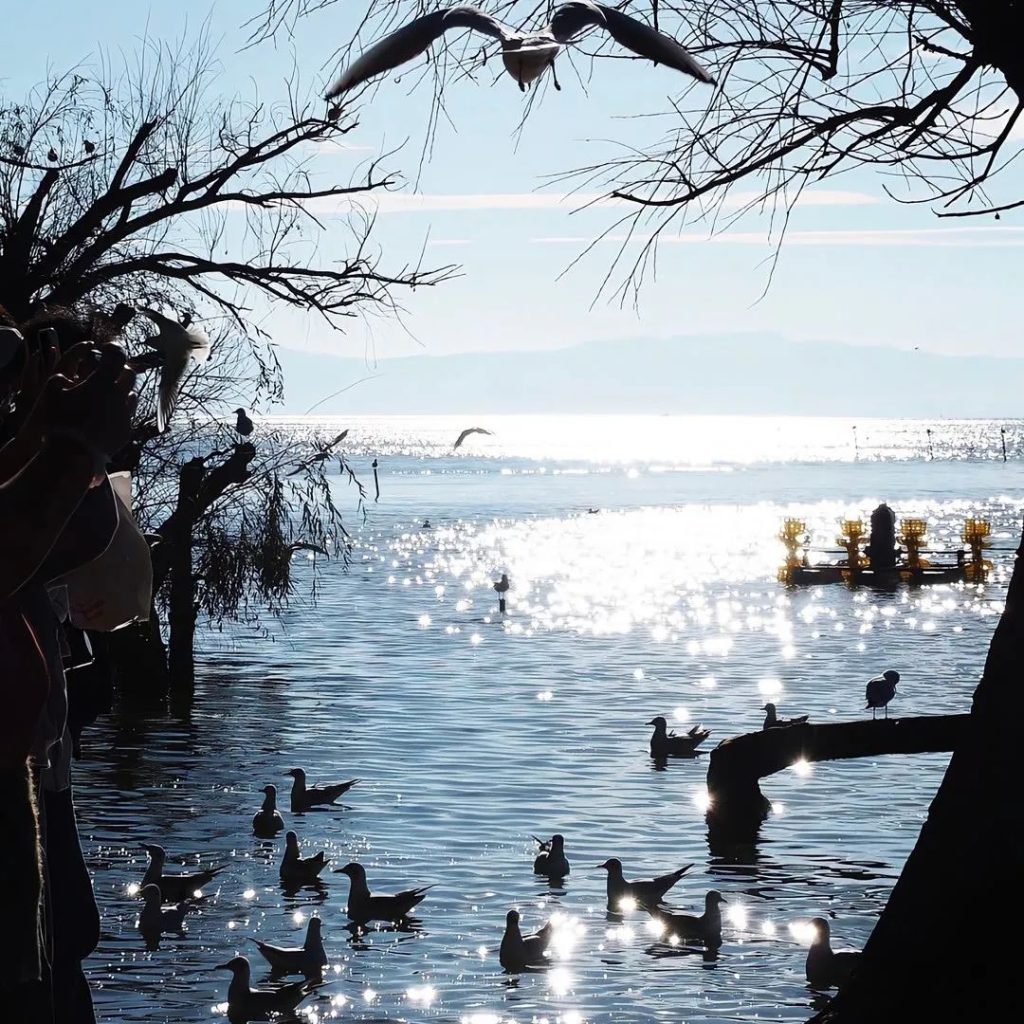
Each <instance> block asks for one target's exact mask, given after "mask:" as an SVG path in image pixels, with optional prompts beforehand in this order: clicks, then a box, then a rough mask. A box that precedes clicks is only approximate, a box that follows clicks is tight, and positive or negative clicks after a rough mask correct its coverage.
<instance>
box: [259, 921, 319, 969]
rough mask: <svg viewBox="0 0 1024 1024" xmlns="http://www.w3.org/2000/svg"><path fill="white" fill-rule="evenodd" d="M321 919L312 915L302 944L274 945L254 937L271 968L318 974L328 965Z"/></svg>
mask: <svg viewBox="0 0 1024 1024" xmlns="http://www.w3.org/2000/svg"><path fill="white" fill-rule="evenodd" d="M321 924H322V922H321V920H320V918H319V917H311V918H310V919H309V924H308V925H307V926H306V940H305V942H303V944H302V945H301V946H294V947H287V946H272V945H271V944H270V943H269V942H261V941H260V940H259V939H252V941H253V942H255V943H256V948H257V949H258V950H259V951H260V952H261V953H262V954H263V958H264V959H265V960H266V961H267V963H268V964H270V966H271V968H272V969H273V970H274V971H276V972H279V973H281V974H318V973H320V971H321V969H322V968H323V967H326V966H327V953H326V952H325V951H324V940H323V938H322V937H321V935H320V928H321Z"/></svg>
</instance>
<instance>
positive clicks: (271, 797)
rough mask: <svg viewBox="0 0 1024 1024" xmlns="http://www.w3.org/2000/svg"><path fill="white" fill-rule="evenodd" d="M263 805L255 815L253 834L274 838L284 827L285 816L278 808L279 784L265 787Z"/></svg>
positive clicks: (262, 837)
mask: <svg viewBox="0 0 1024 1024" xmlns="http://www.w3.org/2000/svg"><path fill="white" fill-rule="evenodd" d="M263 793H264V797H263V806H262V807H261V808H260V809H259V810H258V811H257V812H256V813H255V815H253V819H252V831H253V835H256V836H259V837H260V838H261V839H272V838H273V837H274V836H276V835H277V833H278V832H280V831H281V829H283V828H284V818H282V817H281V812H280V811H279V810H278V809H277V786H264V787H263Z"/></svg>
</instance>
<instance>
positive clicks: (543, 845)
mask: <svg viewBox="0 0 1024 1024" xmlns="http://www.w3.org/2000/svg"><path fill="white" fill-rule="evenodd" d="M533 841H534V842H535V843H536V844H537V845H538V846H539V847H540V853H538V854H537V857H536V859H535V860H534V862H533V873H534V874H535V875H547V876H548V878H564V877H565V876H566V875H567V874H569V860H568V858H567V857H566V856H565V839H564V838H563V837H562V836H561V835H559V834H558V833H557V832H556V833H555V834H554V835H553V836H552V837H551V838H550V839H538V838H537V837H536V836H534V837H533Z"/></svg>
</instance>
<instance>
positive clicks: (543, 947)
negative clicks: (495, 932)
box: [498, 910, 552, 974]
mask: <svg viewBox="0 0 1024 1024" xmlns="http://www.w3.org/2000/svg"><path fill="white" fill-rule="evenodd" d="M551 931H552V928H551V922H550V921H548V922H547V923H546V924H545V925H544V927H543V928H541V929H540V930H539V931H537V932H535V933H534V934H533V935H523V933H522V932H521V931H520V930H519V911H518V910H510V911H509V912H508V913H507V914H506V915H505V934H504V935H502V937H501V945H500V946H499V947H498V962H499V963H500V964H501V966H502V967H503V968H504V969H505V970H506V971H508V972H509V973H510V974H518V973H520V972H521V971H526V970H529V969H530V968H531V967H545V966H547V962H548V961H547V955H546V954H547V950H548V946H550V945H551Z"/></svg>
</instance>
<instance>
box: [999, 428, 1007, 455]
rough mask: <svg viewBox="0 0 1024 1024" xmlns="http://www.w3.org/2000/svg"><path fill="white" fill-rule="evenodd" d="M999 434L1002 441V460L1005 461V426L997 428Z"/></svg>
mask: <svg viewBox="0 0 1024 1024" xmlns="http://www.w3.org/2000/svg"><path fill="white" fill-rule="evenodd" d="M999 436H1000V437H1001V438H1002V441H1003V462H1005V461H1006V427H1000V428H999Z"/></svg>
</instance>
